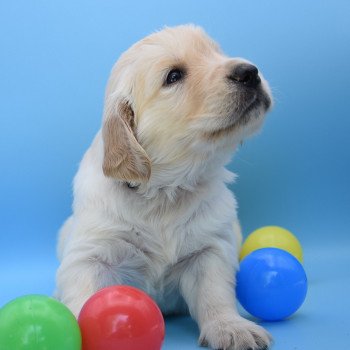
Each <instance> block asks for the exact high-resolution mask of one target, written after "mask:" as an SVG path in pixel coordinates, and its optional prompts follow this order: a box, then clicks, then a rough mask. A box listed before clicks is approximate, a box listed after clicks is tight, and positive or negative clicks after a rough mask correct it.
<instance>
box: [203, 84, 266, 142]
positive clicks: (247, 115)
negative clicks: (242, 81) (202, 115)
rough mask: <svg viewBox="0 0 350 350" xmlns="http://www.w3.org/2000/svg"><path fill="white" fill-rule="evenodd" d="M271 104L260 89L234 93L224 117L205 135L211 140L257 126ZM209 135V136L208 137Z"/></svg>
mask: <svg viewBox="0 0 350 350" xmlns="http://www.w3.org/2000/svg"><path fill="white" fill-rule="evenodd" d="M271 104H272V100H271V97H270V96H269V95H268V93H267V92H265V91H264V90H262V89H259V90H255V91H243V92H242V91H238V92H235V94H234V96H233V98H232V102H231V103H230V104H229V107H228V108H227V113H225V114H226V116H224V117H219V119H218V124H217V126H216V128H215V129H214V130H212V131H211V132H210V133H208V134H207V136H209V137H212V138H218V137H221V136H227V135H228V134H230V133H232V132H234V131H236V130H238V129H243V128H244V127H248V126H249V125H250V124H259V121H262V119H263V116H264V115H265V113H266V112H267V111H268V110H269V109H270V107H271ZM209 134H210V135H209Z"/></svg>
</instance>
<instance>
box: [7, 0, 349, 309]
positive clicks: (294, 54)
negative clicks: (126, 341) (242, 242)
mask: <svg viewBox="0 0 350 350" xmlns="http://www.w3.org/2000/svg"><path fill="white" fill-rule="evenodd" d="M349 18H350V2H349V1H348V0H344V1H341V0H338V1H321V0H319V1H305V0H298V1H281V0H272V1H262V0H255V1H233V0H232V1H229V0H226V1H194V0H186V1H185V0H178V1H160V0H159V1H156V0H151V1H135V0H133V1H112V0H105V1H98V0H95V1H92V0H84V1H82V0H75V1H70V0H61V1H50V0H45V1H44V0H41V1H39V0H23V1H18V0H12V1H1V3H0V50H1V51H0V99H1V102H0V132H1V133H0V135H1V136H0V162H1V163H0V164H1V170H0V218H1V224H0V248H1V250H0V287H1V288H0V305H1V304H3V303H4V302H5V301H7V300H9V299H10V298H13V297H15V296H17V295H21V294H24V293H27V292H42V293H51V291H52V288H53V280H54V275H53V274H54V269H55V267H56V265H57V262H56V261H55V258H54V252H55V239H56V233H57V230H58V228H59V226H60V225H61V223H62V222H63V220H64V219H65V218H66V217H67V216H68V215H69V213H70V205H71V200H72V197H71V182H72V178H73V176H74V174H75V172H76V170H77V166H78V163H79V161H80V159H81V157H82V154H83V152H84V151H85V150H86V148H87V147H88V146H89V144H90V142H91V140H92V138H93V136H94V134H95V132H96V131H97V129H98V128H99V125H100V118H101V111H102V106H103V104H102V102H103V94H104V88H105V83H106V80H107V77H108V74H109V71H110V69H111V67H112V65H113V63H114V61H115V60H116V59H117V58H118V56H119V55H120V54H121V53H122V52H123V51H124V50H125V49H127V48H128V47H129V46H130V45H131V44H132V43H134V42H135V41H137V40H138V39H140V38H142V37H143V36H145V35H147V34H149V33H150V32H152V31H154V30H156V29H159V28H161V27H162V26H163V25H176V24H181V23H189V22H191V23H195V24H199V25H201V26H203V27H204V28H205V29H206V30H207V31H208V32H209V34H210V35H211V36H213V37H214V38H215V39H216V40H217V41H218V42H219V43H220V44H221V46H222V48H223V50H224V51H225V52H226V53H227V54H229V55H232V56H242V57H246V58H248V59H249V60H251V61H253V62H255V63H256V64H257V65H258V66H259V67H260V69H261V70H262V72H263V73H264V75H265V77H266V78H267V79H268V80H269V81H270V84H271V86H272V89H273V92H274V96H275V100H276V106H275V108H274V111H273V112H272V113H271V114H270V115H269V117H268V119H267V122H266V124H265V127H264V129H263V131H262V133H260V134H259V135H258V136H256V137H254V138H253V139H251V140H249V141H247V142H246V143H245V144H244V145H243V147H242V149H241V150H240V151H239V152H238V154H237V155H236V157H235V159H234V161H233V163H232V164H231V165H230V168H231V169H233V170H234V171H235V172H237V173H238V174H239V178H238V181H237V183H236V184H235V185H234V186H233V189H234V191H235V193H236V194H237V197H238V200H239V204H240V209H239V214H240V217H241V220H242V224H243V228H244V233H245V234H247V233H249V232H250V231H251V230H253V229H255V228H257V227H259V226H262V225H267V224H278V225H282V226H285V227H287V228H289V229H291V230H292V231H294V232H295V233H296V234H297V235H298V236H299V237H300V239H301V241H302V243H303V244H304V245H305V246H306V248H307V249H309V250H310V251H313V252H316V251H317V249H321V248H322V247H323V250H324V251H325V250H327V249H328V246H327V245H328V242H329V240H330V239H331V241H332V242H333V246H334V250H335V252H336V251H337V247H339V248H342V247H345V246H346V245H347V246H349V242H350V240H349V234H350V232H349V227H350V219H349V214H350V188H349V187H350V186H349V180H350V155H349V153H350V112H349V110H350V20H349ZM306 260H307V257H306ZM38 266H40V269H38ZM33 281H34V282H33Z"/></svg>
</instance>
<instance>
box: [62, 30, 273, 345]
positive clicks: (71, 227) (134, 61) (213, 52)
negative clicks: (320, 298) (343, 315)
mask: <svg viewBox="0 0 350 350" xmlns="http://www.w3.org/2000/svg"><path fill="white" fill-rule="evenodd" d="M242 62H246V61H243V60H242V59H232V58H229V57H227V56H225V55H224V54H223V53H222V52H221V51H220V49H219V47H218V45H217V44H216V43H215V42H214V41H213V40H212V39H210V38H209V37H208V36H207V35H206V34H205V33H204V31H203V30H201V29H200V28H198V27H195V26H180V27H175V28H166V29H164V30H162V31H160V32H157V33H155V34H152V35H151V36H149V37H146V38H145V39H143V40H141V41H140V42H138V43H136V44H135V45H134V46H132V47H131V48H130V49H129V50H127V51H126V52H125V53H124V54H123V55H122V56H121V57H120V59H119V60H118V61H117V63H116V64H115V66H114V68H113V70H112V73H111V76H110V80H109V82H108V86H107V90H106V100H105V111H104V117H103V124H102V129H101V130H100V131H99V132H98V133H97V135H96V137H95V139H94V141H93V142H92V145H91V146H90V148H89V149H88V150H87V152H86V154H85V155H84V158H83V160H82V161H81V164H80V168H79V171H78V173H77V175H76V177H75V180H74V204H73V214H72V216H71V217H70V218H69V219H68V220H67V221H66V223H65V224H64V225H63V227H62V229H61V232H60V240H59V245H58V254H59V258H60V260H61V265H60V267H59V269H58V272H57V291H56V296H57V297H58V298H59V299H60V300H61V301H62V302H63V303H65V304H66V305H67V306H68V307H69V308H70V309H71V310H72V311H73V313H74V314H75V315H78V314H79V311H80V309H81V307H82V305H83V304H84V302H85V301H86V300H87V299H88V298H89V297H90V296H91V295H92V294H94V293H95V292H96V291H97V290H99V289H101V288H103V287H106V286H110V285H116V284H128V285H132V286H135V287H138V288H141V289H143V290H144V291H146V292H147V293H148V294H149V295H151V296H152V298H154V300H155V301H156V302H157V303H158V305H159V306H160V307H161V309H162V311H163V312H164V313H179V312H185V311H186V310H189V312H190V314H191V316H192V317H193V318H194V319H195V320H196V321H197V322H198V326H199V328H200V338H199V339H200V343H201V344H203V345H208V346H210V347H212V348H213V349H235V350H244V349H264V348H266V347H268V346H269V344H270V337H269V335H268V334H267V333H266V332H265V330H264V329H263V328H261V327H260V326H257V325H255V324H254V323H252V322H250V321H248V320H245V319H243V318H242V317H241V316H240V315H239V314H238V312H237V309H236V305H235V303H236V302H235V292H234V286H235V271H236V269H237V267H238V258H237V256H238V249H239V245H240V242H241V233H240V227H239V222H238V219H237V214H236V208H237V204H236V200H235V198H234V196H233V194H232V193H231V192H230V191H229V190H228V189H227V187H226V183H229V182H231V181H233V180H234V175H233V174H232V173H230V172H229V171H228V170H226V169H225V168H224V165H225V164H227V163H228V162H229V161H230V159H231V156H232V154H233V152H234V151H235V149H236V147H237V145H238V144H239V143H240V142H241V141H242V140H243V139H244V138H245V137H247V136H249V135H251V134H252V133H253V132H254V131H256V130H258V129H259V127H260V125H261V124H262V121H263V117H264V113H265V111H266V108H263V106H260V105H257V106H256V108H255V109H254V110H251V111H249V113H250V114H249V115H243V114H244V113H243V114H242V115H238V114H237V113H238V112H236V110H237V111H238V110H241V109H242V104H243V102H242V101H243V100H242V99H241V92H240V90H239V88H237V87H234V86H233V85H231V83H230V82H229V81H228V79H227V76H228V74H229V73H230V71H232V69H233V68H234V67H235V66H236V65H237V64H240V63H242ZM174 67H181V68H182V69H184V70H185V71H186V73H185V76H184V78H183V79H182V81H180V82H178V83H175V84H172V85H170V86H166V85H164V81H165V79H166V76H167V74H168V72H169V70H171V69H172V68H174ZM235 89H236V90H235ZM261 89H262V90H263V91H264V93H265V94H266V96H269V90H268V86H267V84H266V82H265V81H264V80H263V78H262V87H261ZM235 113H236V114H237V115H236V114H235ZM247 113H248V112H247ZM248 117H249V118H248ZM235 118H236V119H237V123H235V124H232V120H236V119H235ZM242 118H246V120H247V121H246V122H244V123H241V120H242ZM126 182H128V183H131V184H132V185H134V186H137V187H135V188H129V187H128V186H127V185H126Z"/></svg>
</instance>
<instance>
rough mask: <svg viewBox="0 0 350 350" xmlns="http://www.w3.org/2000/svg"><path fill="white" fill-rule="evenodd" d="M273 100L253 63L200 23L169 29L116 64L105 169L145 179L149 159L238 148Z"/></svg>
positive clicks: (169, 160) (167, 161)
mask: <svg viewBox="0 0 350 350" xmlns="http://www.w3.org/2000/svg"><path fill="white" fill-rule="evenodd" d="M270 105H271V95H270V92H269V88H268V85H267V83H266V82H265V80H264V79H263V77H262V76H261V74H260V73H259V71H258V69H257V68H256V67H255V66H254V65H252V64H251V63H249V62H248V61H245V60H243V59H239V58H229V57H227V56H225V55H224V54H223V53H222V52H221V50H220V48H219V46H218V45H217V44H216V43H215V42H214V41H213V40H212V39H210V38H209V37H208V36H207V35H206V34H205V33H204V31H203V30H202V29H200V28H198V27H195V26H179V27H175V28H166V29H164V30H162V31H160V32H157V33H155V34H152V35H150V36H148V37H146V38H145V39H143V40H141V41H140V42H138V43H136V44H135V45H134V46H132V47H131V48H130V49H129V50H128V51H126V52H125V53H124V54H123V55H122V56H121V57H120V59H119V60H118V61H117V63H116V64H115V66H114V68H113V70H112V73H111V77H110V80H109V83H108V86H107V90H106V100H105V111H104V118H103V129H102V131H103V141H104V162H103V171H104V173H105V175H106V176H111V177H114V178H117V179H120V180H124V181H134V182H146V181H147V180H148V179H149V178H150V175H151V164H152V166H155V165H158V166H159V165H160V164H163V165H166V166H168V167H169V166H171V164H174V165H175V164H176V161H181V160H187V161H191V160H195V159H198V158H200V159H205V157H208V155H209V154H211V155H213V154H218V153H220V152H226V153H227V152H228V149H231V152H232V148H233V147H234V146H235V145H237V144H238V143H239V142H241V141H242V140H243V138H245V137H247V136H249V135H250V134H252V133H253V132H254V131H256V130H257V129H258V128H259V127H260V125H261V124H262V121H263V117H264V114H265V112H266V111H267V110H268V109H269V108H270Z"/></svg>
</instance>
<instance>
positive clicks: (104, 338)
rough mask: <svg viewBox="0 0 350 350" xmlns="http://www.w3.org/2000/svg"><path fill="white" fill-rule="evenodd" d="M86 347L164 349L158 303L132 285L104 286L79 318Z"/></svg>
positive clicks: (85, 349)
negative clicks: (162, 347)
mask: <svg viewBox="0 0 350 350" xmlns="http://www.w3.org/2000/svg"><path fill="white" fill-rule="evenodd" d="M78 322H79V325H80V329H81V333H82V341H83V347H82V349H83V350H140V349H142V350H160V349H161V346H162V343H163V340H164V334H165V325H164V319H163V316H162V313H161V311H160V310H159V308H158V306H157V304H156V303H155V302H154V301H153V300H152V299H151V298H150V297H149V296H148V295H147V294H146V293H144V292H143V291H141V290H139V289H136V288H134V287H130V286H113V287H107V288H104V289H101V290H100V291H99V292H97V293H96V294H94V295H93V296H92V297H91V298H90V299H89V300H88V301H87V302H86V303H85V305H84V306H83V308H82V310H81V312H80V315H79V319H78Z"/></svg>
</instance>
